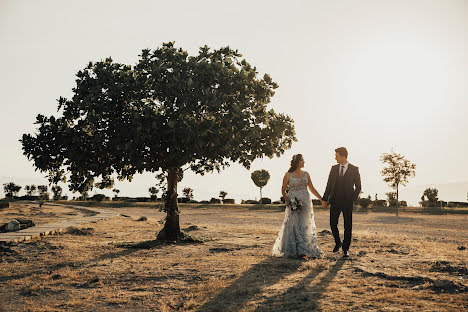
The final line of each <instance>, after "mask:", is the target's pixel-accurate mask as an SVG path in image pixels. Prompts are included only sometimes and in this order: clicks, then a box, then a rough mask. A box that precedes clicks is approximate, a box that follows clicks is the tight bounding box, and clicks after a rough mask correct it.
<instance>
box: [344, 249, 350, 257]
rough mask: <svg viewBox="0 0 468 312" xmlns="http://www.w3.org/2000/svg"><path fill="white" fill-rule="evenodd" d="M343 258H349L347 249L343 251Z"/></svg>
mask: <svg viewBox="0 0 468 312" xmlns="http://www.w3.org/2000/svg"><path fill="white" fill-rule="evenodd" d="M343 258H349V253H348V251H347V250H346V251H343Z"/></svg>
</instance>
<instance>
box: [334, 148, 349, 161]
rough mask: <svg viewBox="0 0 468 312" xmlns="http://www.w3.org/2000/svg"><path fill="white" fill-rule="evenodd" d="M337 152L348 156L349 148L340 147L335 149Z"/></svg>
mask: <svg viewBox="0 0 468 312" xmlns="http://www.w3.org/2000/svg"><path fill="white" fill-rule="evenodd" d="M335 152H337V153H338V154H340V155H341V156H343V157H346V158H348V150H347V149H346V147H338V148H337V149H336V150H335Z"/></svg>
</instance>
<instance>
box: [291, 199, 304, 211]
mask: <svg viewBox="0 0 468 312" xmlns="http://www.w3.org/2000/svg"><path fill="white" fill-rule="evenodd" d="M289 207H291V211H295V212H298V211H301V210H302V202H301V201H300V200H299V199H297V197H294V198H293V199H290V200H289Z"/></svg>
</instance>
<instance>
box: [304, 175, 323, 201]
mask: <svg viewBox="0 0 468 312" xmlns="http://www.w3.org/2000/svg"><path fill="white" fill-rule="evenodd" d="M307 180H309V183H308V184H307V186H308V187H309V190H310V191H311V192H312V194H314V195H315V197H317V198H318V199H319V200H320V201H323V199H322V196H320V194H319V192H317V190H316V189H315V188H314V186H313V185H312V180H311V179H310V175H309V174H308V173H307Z"/></svg>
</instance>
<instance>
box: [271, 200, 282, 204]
mask: <svg viewBox="0 0 468 312" xmlns="http://www.w3.org/2000/svg"><path fill="white" fill-rule="evenodd" d="M272 204H275V205H279V204H282V202H281V201H280V200H277V201H274V202H273V203H272Z"/></svg>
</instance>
